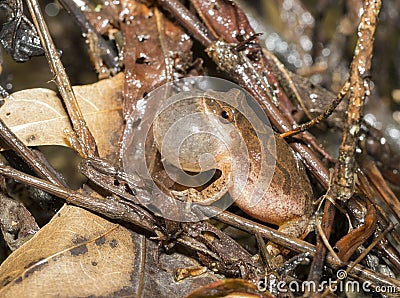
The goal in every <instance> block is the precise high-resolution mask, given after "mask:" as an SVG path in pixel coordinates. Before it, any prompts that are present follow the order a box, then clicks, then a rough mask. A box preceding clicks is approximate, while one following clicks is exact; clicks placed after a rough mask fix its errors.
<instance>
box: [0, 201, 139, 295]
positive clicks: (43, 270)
mask: <svg viewBox="0 0 400 298" xmlns="http://www.w3.org/2000/svg"><path fill="white" fill-rule="evenodd" d="M133 242H134V239H133V238H132V234H131V232H130V231H129V230H127V229H125V228H123V227H122V226H120V225H117V224H114V223H111V222H109V221H107V220H105V219H102V218H101V217H98V216H96V215H94V214H92V213H90V212H88V211H86V210H84V209H81V208H78V207H72V206H68V205H66V206H64V208H63V209H61V211H60V212H59V213H58V215H56V216H55V217H54V218H53V219H52V220H51V222H50V223H49V224H47V225H46V226H44V227H43V228H42V229H41V230H40V231H39V232H38V233H37V234H36V235H35V236H34V237H33V238H32V239H31V240H30V241H28V242H27V243H26V244H25V245H23V246H22V247H21V248H20V249H18V250H16V251H15V252H14V253H13V254H11V255H10V256H9V257H8V259H7V260H6V261H4V263H3V264H2V265H1V267H0V280H1V286H2V288H1V289H0V296H1V297H11V296H13V297H23V296H25V295H26V294H27V293H30V295H31V294H32V296H45V297H49V296H63V297H65V296H78V295H79V296H89V295H107V294H108V293H115V292H117V291H119V290H121V289H123V288H124V287H130V286H131V281H130V273H131V271H132V268H133V263H134V262H135V258H134V243H133Z"/></svg>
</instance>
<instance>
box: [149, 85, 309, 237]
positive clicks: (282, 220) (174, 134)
mask: <svg viewBox="0 0 400 298" xmlns="http://www.w3.org/2000/svg"><path fill="white" fill-rule="evenodd" d="M222 97H223V98H224V99H225V100H224V101H221V100H219V98H222ZM245 101H246V99H245V96H244V94H243V92H242V91H240V90H238V89H231V90H230V91H228V92H214V91H207V92H204V94H203V95H202V96H193V97H191V98H187V99H185V100H180V101H176V102H173V103H172V104H170V105H169V106H167V107H166V108H164V109H163V110H162V111H161V112H160V113H159V114H158V116H157V117H156V119H155V121H154V123H153V134H154V140H155V143H156V146H157V148H158V150H159V151H160V153H161V156H162V158H163V159H164V161H167V162H168V163H171V164H172V165H174V166H175V167H178V168H180V169H182V170H184V171H187V172H204V171H208V170H210V169H212V168H216V169H218V170H219V171H220V176H219V178H218V179H216V180H215V181H214V182H212V183H211V184H210V185H208V186H207V187H205V188H204V189H202V190H200V191H198V190H196V189H195V188H194V187H193V188H190V187H189V188H188V189H187V190H185V191H182V192H180V195H181V196H182V197H186V198H187V199H188V198H189V199H190V200H191V201H195V202H199V203H203V204H211V203H213V202H215V201H216V200H218V199H220V198H221V197H222V196H223V195H224V194H225V193H226V192H229V194H230V195H231V197H232V198H233V199H235V203H236V205H237V206H238V207H239V208H240V209H241V210H243V211H244V212H246V213H247V214H249V215H250V216H252V217H254V218H256V219H259V220H261V221H264V222H267V223H270V224H275V225H278V226H279V230H280V231H282V232H284V233H286V234H288V235H290V236H292V237H302V235H304V234H306V233H307V232H308V230H307V229H308V227H309V223H310V218H311V215H312V212H313V207H312V206H313V204H312V198H313V196H312V189H311V186H310V181H309V179H308V177H307V174H306V172H305V169H304V167H303V165H302V163H301V162H300V161H299V160H298V159H297V158H296V157H295V154H294V152H293V150H292V149H291V148H290V147H289V146H288V144H287V143H286V142H285V141H284V140H282V139H281V138H280V137H279V136H277V135H276V134H273V135H272V134H270V137H269V140H268V141H267V142H266V143H265V144H264V146H263V145H262V143H260V137H259V136H260V135H265V134H263V132H262V130H263V126H264V127H265V124H263V123H261V125H259V124H260V123H259V122H257V121H258V120H259V119H258V120H254V119H248V118H249V117H246V116H245V115H244V114H243V113H242V112H240V111H239V109H237V108H236V107H238V106H241V107H244V110H243V109H242V111H245V110H246V109H250V107H249V106H248V105H247V104H246V103H245ZM254 121H256V122H257V125H254V123H255V122H254ZM255 126H256V127H257V128H256V129H255V128H254V127H255ZM256 130H261V131H256ZM273 145H275V150H272V149H271V148H273ZM262 150H264V151H263V152H262ZM269 151H271V152H272V151H275V152H276V154H272V155H271V153H270V152H269ZM264 153H268V154H264ZM263 156H264V157H265V158H264V161H262V160H261V159H262V157H263ZM272 173H273V174H272ZM271 176H272V178H271ZM269 182H270V183H269ZM268 184H269V187H268ZM178 194H179V192H178Z"/></svg>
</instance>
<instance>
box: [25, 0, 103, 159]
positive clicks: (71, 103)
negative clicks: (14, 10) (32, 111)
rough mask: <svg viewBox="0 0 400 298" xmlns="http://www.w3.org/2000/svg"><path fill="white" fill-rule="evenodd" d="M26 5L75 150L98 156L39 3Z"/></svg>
mask: <svg viewBox="0 0 400 298" xmlns="http://www.w3.org/2000/svg"><path fill="white" fill-rule="evenodd" d="M27 4H28V7H29V11H30V13H31V15H32V19H33V22H34V24H35V27H36V30H37V31H38V34H39V37H40V41H41V43H42V46H43V49H44V51H45V54H46V57H47V61H48V63H49V66H50V70H51V72H52V74H53V75H54V81H55V83H56V85H57V87H58V90H59V92H60V94H61V97H62V98H63V100H64V103H65V106H66V108H67V111H68V115H69V118H70V120H71V123H72V127H73V129H74V132H75V134H76V136H77V139H78V142H79V145H80V148H76V149H78V151H79V153H80V154H81V156H82V157H83V158H86V157H92V156H98V153H97V146H96V142H95V140H94V137H93V135H92V134H91V132H90V130H89V128H88V126H87V125H86V122H85V119H84V118H83V115H82V112H81V110H80V108H79V105H78V102H77V100H76V97H75V94H74V91H73V89H72V86H71V83H70V81H69V78H68V75H67V73H66V72H65V69H64V66H63V65H62V62H61V59H60V55H59V54H58V52H57V49H56V47H55V45H54V43H53V40H52V38H51V36H50V33H49V30H48V28H47V25H46V23H45V21H44V18H43V15H42V13H41V10H40V7H39V3H38V1H37V0H27Z"/></svg>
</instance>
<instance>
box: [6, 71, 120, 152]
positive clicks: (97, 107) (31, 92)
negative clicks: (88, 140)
mask: <svg viewBox="0 0 400 298" xmlns="http://www.w3.org/2000/svg"><path fill="white" fill-rule="evenodd" d="M122 88H123V74H122V73H121V74H118V75H116V76H115V77H113V78H110V79H106V80H102V81H99V82H96V83H94V84H90V85H84V86H75V87H74V92H75V94H76V97H77V100H78V102H79V106H80V108H81V110H82V113H83V115H84V118H85V121H86V122H87V124H88V126H89V128H90V130H91V132H92V134H93V135H94V137H95V139H96V142H97V146H98V149H99V153H100V155H101V156H102V157H113V156H114V154H115V152H117V145H118V140H119V136H120V131H121V127H122V117H121V110H122ZM0 118H1V119H3V121H4V122H5V123H6V125H7V126H8V127H10V128H11V130H12V131H13V132H14V133H15V134H16V135H17V136H18V137H19V138H20V139H21V140H22V141H23V142H24V143H25V145H27V146H43V145H61V146H69V143H68V141H67V139H66V136H65V130H67V129H68V130H72V128H71V125H70V123H69V120H68V116H67V114H66V112H65V110H64V107H63V105H62V103H61V100H60V99H59V97H58V96H57V94H56V93H55V92H54V91H52V90H49V89H43V88H35V89H28V90H22V91H18V92H15V93H13V94H11V95H10V96H9V97H8V98H6V99H5V104H4V105H3V106H2V107H1V109H0ZM2 149H5V148H4V147H3V148H2ZM110 155H112V156H110Z"/></svg>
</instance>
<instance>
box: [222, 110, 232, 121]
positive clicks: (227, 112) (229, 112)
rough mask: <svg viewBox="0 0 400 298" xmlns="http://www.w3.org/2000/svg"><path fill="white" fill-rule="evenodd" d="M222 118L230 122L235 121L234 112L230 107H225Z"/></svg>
mask: <svg viewBox="0 0 400 298" xmlns="http://www.w3.org/2000/svg"><path fill="white" fill-rule="evenodd" d="M221 117H222V118H224V119H225V120H227V121H228V122H232V121H233V119H234V118H233V111H232V109H230V108H228V107H224V108H222V110H221Z"/></svg>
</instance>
